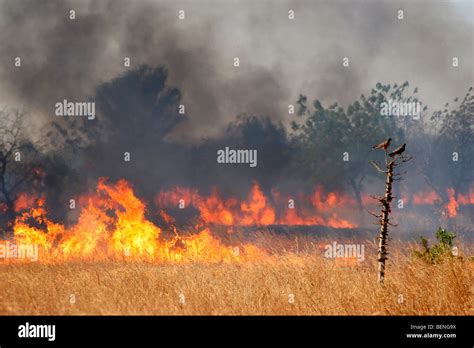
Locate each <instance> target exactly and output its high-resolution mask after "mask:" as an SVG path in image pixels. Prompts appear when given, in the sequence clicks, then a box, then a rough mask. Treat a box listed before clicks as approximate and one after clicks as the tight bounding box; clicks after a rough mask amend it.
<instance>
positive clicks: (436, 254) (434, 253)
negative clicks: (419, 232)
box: [415, 227, 457, 264]
mask: <svg viewBox="0 0 474 348" xmlns="http://www.w3.org/2000/svg"><path fill="white" fill-rule="evenodd" d="M454 238H456V235H455V234H454V233H452V232H448V231H447V230H445V229H444V228H441V227H440V228H439V229H438V231H436V239H437V241H438V243H436V244H435V245H433V246H432V247H429V246H428V240H427V239H426V238H425V237H423V236H421V237H420V241H421V246H422V248H423V249H422V250H421V251H419V250H415V255H416V256H418V257H420V258H422V259H424V260H426V261H427V262H429V263H432V264H435V263H440V262H443V261H444V260H445V259H446V258H450V257H456V256H457V255H454V254H453V245H454Z"/></svg>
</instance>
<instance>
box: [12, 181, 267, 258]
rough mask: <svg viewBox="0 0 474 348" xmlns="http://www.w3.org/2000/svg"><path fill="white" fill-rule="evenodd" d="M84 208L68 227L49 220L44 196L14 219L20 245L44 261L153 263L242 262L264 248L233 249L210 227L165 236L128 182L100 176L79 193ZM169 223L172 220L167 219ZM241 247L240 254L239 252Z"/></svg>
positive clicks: (261, 255)
mask: <svg viewBox="0 0 474 348" xmlns="http://www.w3.org/2000/svg"><path fill="white" fill-rule="evenodd" d="M80 202H81V204H84V205H85V206H84V208H83V209H82V211H81V214H80V216H79V218H78V221H77V223H76V224H75V225H73V226H71V227H66V226H64V225H62V224H58V223H54V222H52V221H50V220H49V219H48V218H47V212H46V209H45V207H44V199H43V198H39V199H36V201H35V204H34V205H35V206H34V207H32V208H30V209H29V210H28V211H24V212H23V213H22V214H21V215H20V216H18V218H17V219H16V221H15V226H14V238H15V243H16V244H35V245H38V246H39V248H40V249H41V251H42V252H43V254H42V259H43V260H46V259H48V260H52V261H54V260H62V259H82V260H84V259H86V260H101V259H106V258H110V257H114V258H118V259H130V260H145V261H151V262H188V261H200V262H243V261H252V260H257V259H259V258H261V257H264V256H265V252H264V251H262V250H260V249H258V248H257V247H255V246H253V245H246V244H244V245H242V246H239V247H235V246H234V247H229V246H226V245H224V244H223V243H222V242H221V241H219V240H218V239H216V238H215V237H214V236H213V235H212V233H211V232H210V230H209V229H202V230H201V231H200V232H199V233H197V234H194V235H191V236H179V235H177V233H176V230H174V232H175V234H176V235H175V236H174V237H172V238H170V239H166V238H164V237H163V233H162V230H161V229H160V228H159V227H158V226H156V225H154V224H153V223H152V222H150V221H149V220H147V219H146V217H145V211H146V207H145V204H144V203H143V202H142V201H141V200H140V199H139V198H138V197H137V196H136V195H135V194H134V192H133V189H132V187H131V186H130V184H129V183H128V182H127V181H125V180H119V181H118V182H117V183H116V184H107V183H106V181H105V179H101V180H99V183H98V185H97V189H96V192H95V194H93V195H91V196H87V197H81V199H80ZM169 222H171V220H169ZM236 248H238V249H237V250H238V252H236Z"/></svg>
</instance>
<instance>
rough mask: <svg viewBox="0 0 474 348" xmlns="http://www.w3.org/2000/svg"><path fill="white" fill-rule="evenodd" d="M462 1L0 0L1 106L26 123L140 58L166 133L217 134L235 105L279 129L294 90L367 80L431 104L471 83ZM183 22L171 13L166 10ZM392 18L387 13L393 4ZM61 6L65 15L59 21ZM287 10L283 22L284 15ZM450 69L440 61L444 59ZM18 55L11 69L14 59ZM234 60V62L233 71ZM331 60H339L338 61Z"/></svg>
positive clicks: (312, 91) (343, 87) (341, 87)
mask: <svg viewBox="0 0 474 348" xmlns="http://www.w3.org/2000/svg"><path fill="white" fill-rule="evenodd" d="M472 6H473V5H472V2H469V1H465V2H454V3H452V2H450V3H447V2H443V1H436V2H432V1H429V2H425V1H417V2H402V3H399V4H392V3H388V2H384V1H383V2H375V1H357V2H350V3H349V2H346V1H337V2H333V1H322V2H314V1H279V2H275V1H258V2H255V1H249V0H240V1H233V2H223V1H217V0H208V1H161V0H160V1H139V2H137V1H135V2H130V1H59V0H55V1H51V0H45V1H33V0H19V1H10V0H1V1H0V42H1V43H2V44H1V46H0V50H1V51H0V63H1V64H0V81H1V82H0V92H1V95H2V96H3V98H2V99H3V100H0V103H2V104H10V105H11V104H13V105H11V106H15V105H22V106H24V107H26V108H27V109H28V110H29V111H30V112H31V113H33V115H34V117H35V120H33V121H34V122H37V123H43V124H45V123H46V124H47V123H49V122H51V121H53V120H54V113H53V112H54V104H55V103H56V102H58V101H60V100H63V99H65V98H66V99H68V100H83V99H86V98H88V97H90V96H93V95H94V93H95V88H97V86H98V85H100V84H101V83H104V82H107V81H110V80H111V79H112V78H114V77H117V76H118V75H120V74H122V73H124V72H126V71H127V69H130V68H126V67H124V66H123V59H124V57H130V59H131V64H132V67H131V68H132V69H133V68H136V67H138V66H139V65H141V64H147V65H149V66H158V65H162V66H164V67H166V68H167V69H168V71H169V81H168V82H169V84H170V85H171V86H174V87H177V88H179V89H180V91H181V93H182V96H183V99H182V102H183V104H184V105H185V106H186V114H187V115H188V119H187V121H186V122H184V123H182V124H180V125H179V127H177V128H176V129H175V131H174V138H175V139H176V140H179V141H183V142H195V141H197V140H200V139H201V138H202V137H209V136H210V137H215V136H219V135H220V134H222V131H223V129H225V127H226V125H227V124H228V123H229V121H231V120H233V119H234V118H235V117H236V115H238V114H240V113H249V114H259V115H267V116H269V117H271V118H272V119H274V120H282V121H283V122H284V124H286V125H288V115H287V109H288V105H289V104H294V103H295V101H296V100H297V97H298V95H299V94H300V93H303V94H306V95H308V96H310V98H318V99H321V100H323V101H326V102H328V103H329V102H333V101H338V102H339V103H340V104H347V103H349V102H351V101H353V100H355V99H357V97H358V96H359V95H360V94H361V93H364V92H365V91H369V90H370V88H372V87H373V86H374V84H375V83H376V82H377V81H382V82H403V81H405V80H408V81H410V83H411V84H412V85H414V86H418V87H419V88H420V96H421V98H422V99H423V100H424V101H425V103H426V104H428V105H430V106H433V107H435V108H436V106H437V105H440V104H441V103H443V102H444V101H446V100H450V99H452V98H454V97H455V96H458V95H461V93H463V92H464V91H465V90H466V88H467V87H468V86H469V85H470V83H471V81H472V79H473V71H474V69H473V65H472V64H473V60H472V49H473V42H472V38H471V32H472V17H471V18H469V16H468V14H469V13H472ZM181 9H182V10H184V11H185V19H184V20H179V19H178V11H180V10H181ZM399 9H402V10H403V11H404V19H403V20H398V19H397V15H398V13H397V11H398V10H399ZM70 10H74V11H75V14H76V18H75V19H74V20H71V19H69V15H70V12H69V11H70ZM289 10H293V11H294V13H295V19H294V20H289V19H288V11H289ZM454 56H456V57H458V58H459V61H460V66H459V67H458V68H457V69H453V68H452V67H451V59H452V57H454ZM15 57H20V58H21V60H22V61H21V64H22V65H21V68H18V67H15V66H14V64H13V62H14V58H15ZM236 57H238V58H239V60H240V66H239V67H234V65H233V63H234V58H236ZM343 57H348V58H349V59H350V66H349V67H348V68H343V67H342V59H343Z"/></svg>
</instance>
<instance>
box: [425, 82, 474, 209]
mask: <svg viewBox="0 0 474 348" xmlns="http://www.w3.org/2000/svg"><path fill="white" fill-rule="evenodd" d="M471 93H472V87H470V88H469V90H468V92H467V93H466V95H465V96H464V98H463V99H462V100H459V98H455V99H454V103H457V105H456V106H455V107H454V108H452V109H451V110H449V109H448V108H449V103H446V104H445V106H444V109H443V110H439V111H436V112H434V113H433V115H432V116H431V121H432V122H431V128H430V131H431V133H432V136H431V138H430V140H429V141H427V142H425V144H424V153H425V155H424V156H423V162H422V164H421V172H422V174H423V176H424V178H425V180H426V182H427V183H428V184H429V185H430V187H431V188H432V189H433V190H435V192H436V193H437V194H438V196H439V197H440V198H441V206H444V205H445V204H447V203H448V201H449V196H448V194H447V189H448V188H451V189H452V190H453V191H454V192H453V194H454V197H455V198H456V199H457V198H458V195H459V194H460V193H462V192H465V191H467V190H469V188H470V187H471V186H472V184H473V182H474V153H473V151H472V149H473V148H474V96H473V95H471Z"/></svg>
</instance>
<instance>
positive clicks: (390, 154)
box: [388, 144, 407, 157]
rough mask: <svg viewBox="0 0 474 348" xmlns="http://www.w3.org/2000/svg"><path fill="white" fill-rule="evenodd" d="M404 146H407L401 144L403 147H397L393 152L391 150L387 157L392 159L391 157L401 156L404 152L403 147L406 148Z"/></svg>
mask: <svg viewBox="0 0 474 348" xmlns="http://www.w3.org/2000/svg"><path fill="white" fill-rule="evenodd" d="M406 145H407V144H403V145H401V146H399V147H397V148H396V149H395V150H393V151H392V152H390V153H389V154H388V155H389V156H390V157H393V156H396V155H400V154H402V153H403V151H405V146H406Z"/></svg>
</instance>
